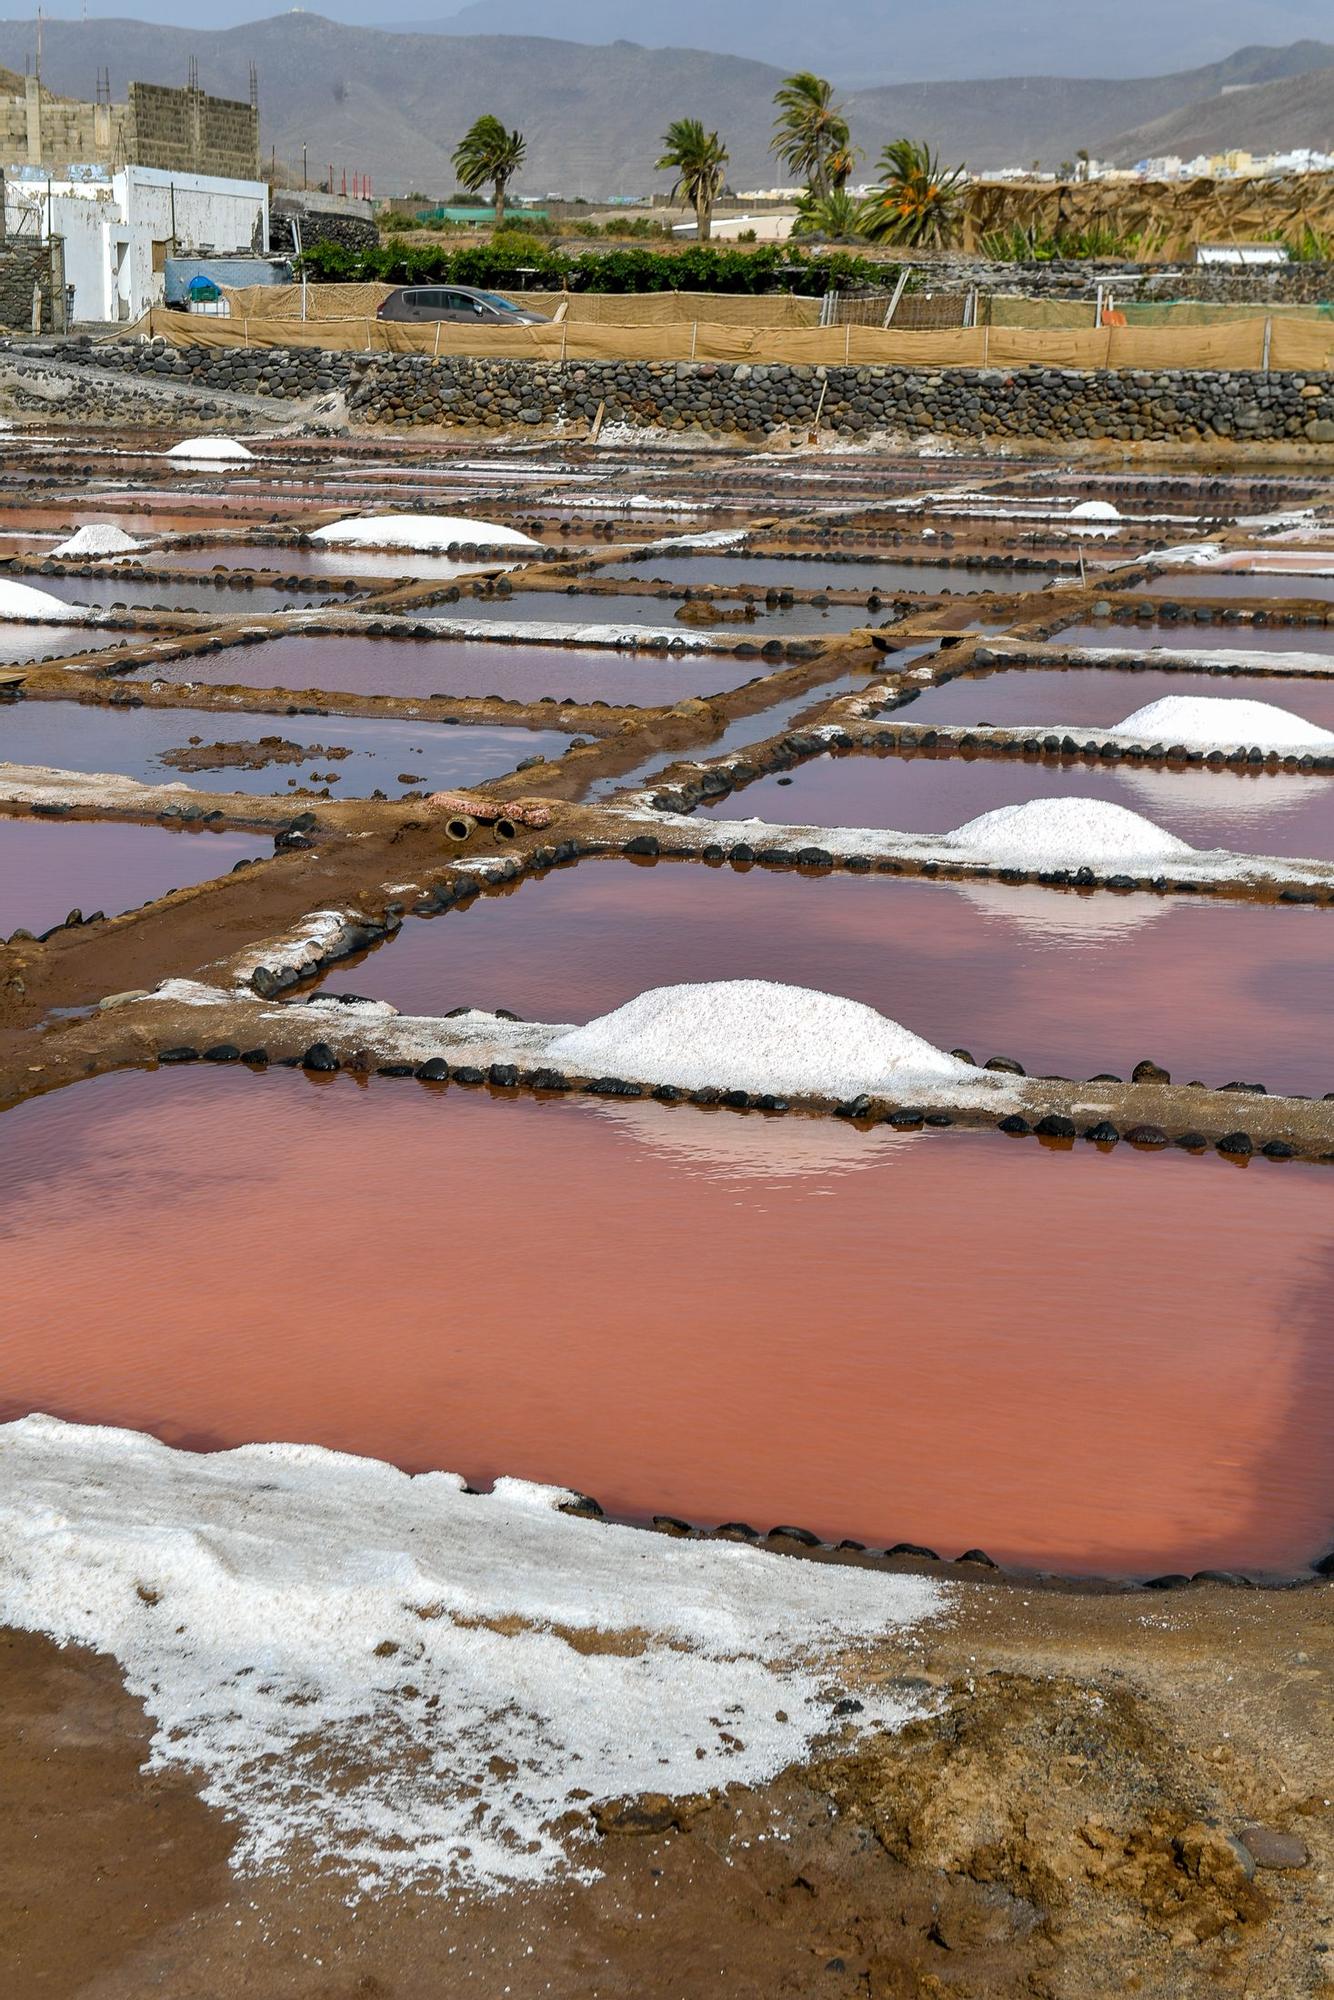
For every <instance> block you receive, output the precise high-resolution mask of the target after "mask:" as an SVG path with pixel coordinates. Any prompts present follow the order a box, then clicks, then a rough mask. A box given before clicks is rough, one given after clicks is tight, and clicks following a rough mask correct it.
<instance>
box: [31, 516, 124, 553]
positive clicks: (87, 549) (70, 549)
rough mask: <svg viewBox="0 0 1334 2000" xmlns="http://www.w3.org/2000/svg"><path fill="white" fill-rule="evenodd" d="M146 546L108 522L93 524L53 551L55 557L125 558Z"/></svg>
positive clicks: (80, 530)
mask: <svg viewBox="0 0 1334 2000" xmlns="http://www.w3.org/2000/svg"><path fill="white" fill-rule="evenodd" d="M144 546H145V545H144V543H142V542H136V541H135V539H134V536H133V535H127V534H126V532H125V530H124V528H118V527H116V526H115V525H114V524H112V523H109V522H106V521H97V522H91V523H89V525H88V526H86V527H83V528H80V529H79V531H78V533H77V534H74V535H71V536H70V538H69V540H68V541H67V542H62V543H61V544H60V547H59V548H57V549H52V551H51V553H52V555H53V556H59V557H62V558H64V557H66V556H123V555H132V554H133V553H134V551H135V550H136V549H141V548H143V547H144Z"/></svg>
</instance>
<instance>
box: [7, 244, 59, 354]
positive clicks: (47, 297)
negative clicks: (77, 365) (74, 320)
mask: <svg viewBox="0 0 1334 2000" xmlns="http://www.w3.org/2000/svg"><path fill="white" fill-rule="evenodd" d="M63 249H64V246H63V244H62V243H61V241H60V238H59V237H57V238H56V240H55V241H54V242H53V243H33V242H30V241H29V242H24V241H23V240H21V239H19V238H17V237H15V238H11V239H10V241H9V242H7V243H3V244H0V326H6V327H10V328H12V330H13V331H14V332H15V333H19V334H23V333H31V332H32V288H33V286H34V285H39V286H40V287H41V293H42V324H41V330H42V332H43V333H63V332H64V331H65V259H64V255H63Z"/></svg>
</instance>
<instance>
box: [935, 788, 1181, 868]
mask: <svg viewBox="0 0 1334 2000" xmlns="http://www.w3.org/2000/svg"><path fill="white" fill-rule="evenodd" d="M940 844H941V846H942V847H946V848H953V849H957V850H959V851H960V852H961V853H964V854H980V855H985V856H986V857H987V858H988V859H990V860H993V861H998V862H1000V863H1002V864H1003V865H1007V866H1012V867H1018V868H1080V867H1083V866H1085V865H1086V864H1089V863H1092V862H1098V863H1099V864H1102V865H1106V864H1108V863H1111V862H1121V861H1124V862H1158V861H1172V860H1175V859H1176V858H1177V857H1179V856H1182V855H1187V854H1189V855H1194V854H1195V853H1196V851H1197V850H1196V849H1195V848H1193V847H1192V846H1191V845H1190V844H1189V842H1188V841H1185V840H1178V838H1177V836H1176V835H1175V834H1173V833H1165V832H1164V831H1163V829H1162V827H1160V826H1155V825H1154V823H1153V821H1152V820H1150V819H1144V818H1142V817H1141V815H1140V814H1139V813H1135V812H1129V811H1127V809H1126V807H1125V806H1117V805H1112V804H1110V803H1108V802H1107V801H1106V800H1103V799H1030V800H1029V801H1028V802H1027V804H1025V805H1018V806H999V807H998V808H997V809H996V811H994V812H988V813H982V814H981V815H980V816H979V817H978V818H977V819H970V820H969V821H968V822H967V824H966V825H964V826H960V827H956V828H955V830H954V832H953V833H950V834H947V835H946V836H945V838H944V839H943V840H942V842H941V843H940Z"/></svg>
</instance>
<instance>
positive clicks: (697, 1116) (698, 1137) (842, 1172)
mask: <svg viewBox="0 0 1334 2000" xmlns="http://www.w3.org/2000/svg"><path fill="white" fill-rule="evenodd" d="M595 1108H596V1110H597V1111H598V1112H599V1113H600V1115H601V1116H602V1117H604V1118H610V1119H611V1120H612V1122H613V1123H614V1124H616V1125H619V1126H621V1127H622V1128H623V1129H624V1130H625V1131H627V1132H629V1133H631V1134H633V1136H634V1137H635V1138H636V1139H637V1140H639V1142H640V1143H641V1145H645V1146H648V1147H650V1148H651V1149H652V1150H653V1151H654V1152H655V1153H657V1154H659V1155H660V1156H662V1157H663V1158H666V1159H672V1160H679V1161H680V1162H681V1164H682V1165H683V1166H689V1167H691V1168H693V1169H696V1170H697V1171H698V1172H700V1173H701V1174H704V1175H706V1176H707V1177H708V1178H710V1179H713V1180H719V1181H729V1182H745V1183H747V1184H749V1183H757V1182H762V1181H770V1180H775V1181H798V1180H799V1181H803V1182H807V1183H809V1182H810V1181H811V1180H812V1179H813V1178H819V1179H821V1180H823V1181H827V1182H828V1183H830V1186H829V1187H828V1188H820V1189H815V1188H812V1187H811V1186H810V1185H806V1186H805V1187H804V1189H803V1194H804V1196H805V1197H806V1198H807V1199H809V1198H810V1196H811V1195H812V1193H826V1192H832V1188H833V1184H834V1183H835V1182H837V1181H840V1180H843V1179H845V1178H846V1176H847V1175H849V1174H855V1173H858V1172H860V1171H861V1170H862V1169H863V1168H865V1167H871V1166H874V1165H876V1163H877V1162H878V1161H879V1160H880V1159H881V1158H882V1157H883V1156H884V1154H885V1153H887V1152H890V1151H892V1150H893V1149H894V1148H895V1147H899V1146H902V1145H903V1143H904V1140H905V1137H906V1136H907V1135H906V1134H904V1133H902V1132H891V1131H889V1130H888V1128H887V1127H886V1126H883V1125H878V1126H876V1127H875V1128H874V1129H873V1130H872V1131H870V1132H866V1133H863V1134H861V1138H862V1140H863V1141H864V1143H862V1144H859V1145H856V1146H849V1144H848V1141H847V1134H846V1132H845V1131H844V1129H843V1127H842V1126H840V1125H837V1124H835V1123H834V1122H833V1121H832V1120H831V1119H828V1118H807V1117H799V1116H795V1115H794V1116H790V1117H779V1116H774V1117H770V1116H766V1115H764V1114H762V1113H758V1112H757V1113H756V1114H755V1116H754V1117H750V1118H737V1117H735V1116H734V1115H733V1114H732V1113H731V1112H729V1111H724V1110H719V1109H713V1110H707V1109H703V1108H701V1107H696V1106H691V1107H689V1110H690V1115H689V1116H687V1117H684V1118H676V1117H673V1116H672V1115H671V1109H670V1108H667V1107H664V1106H663V1105H661V1104H655V1103H653V1102H652V1101H651V1100H650V1099H647V1098H641V1099H639V1100H638V1101H636V1100H634V1099H624V1098H614V1097H613V1098H606V1097H604V1098H599V1099H597V1100H595Z"/></svg>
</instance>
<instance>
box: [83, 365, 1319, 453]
mask: <svg viewBox="0 0 1334 2000" xmlns="http://www.w3.org/2000/svg"><path fill="white" fill-rule="evenodd" d="M68 355H69V358H73V357H75V356H77V357H79V358H81V359H83V360H84V361H86V362H88V363H89V364H90V365H93V366H96V367H97V368H98V369H99V370H100V369H106V368H114V369H118V370H124V371H128V372H130V373H132V374H136V375H142V376H148V377H157V378H160V379H162V380H164V381H177V382H181V383H189V384H190V385H192V386H193V387H196V388H203V389H206V390H207V389H214V390H238V391H244V392H247V393H250V394H257V395H261V396H273V397H276V398H289V397H291V398H296V397H308V396H316V395H319V394H321V393H327V392H331V391H334V390H341V391H342V392H343V393H344V394H345V395H346V397H347V402H348V409H349V413H350V414H351V416H352V418H353V419H354V421H357V422H360V423H364V424H370V425H378V426H382V427H386V428H390V429H394V430H403V429H412V428H415V427H418V426H423V425H424V426H431V427H448V426H453V425H458V426H461V427H467V428H474V429H475V428H481V429H493V430H514V429H521V428H523V427H525V426H537V425H546V424H553V423H557V422H570V423H575V424H583V423H586V422H588V421H589V420H590V419H592V418H593V417H594V416H595V415H596V413H597V411H598V410H599V408H602V409H603V410H604V412H605V416H606V418H607V420H608V421H609V422H612V423H628V424H635V425H643V426H651V427H653V428H656V429H662V430H670V431H701V432H708V433H733V434H737V435H740V436H743V437H756V438H757V437H763V436H767V435H768V434H769V433H770V432H771V431H774V430H776V429H779V428H781V427H782V426H783V425H790V426H792V427H793V428H794V429H801V428H803V427H806V426H809V425H810V424H811V423H812V422H813V420H814V418H815V415H816V411H817V408H820V410H821V416H820V420H821V425H822V427H823V428H824V429H825V430H826V431H832V432H834V433H836V434H838V435H840V436H844V437H849V438H858V437H867V436H869V435H871V434H873V433H876V432H889V433H893V434H901V435H905V436H928V435H930V436H940V437H956V438H984V437H1024V438H1042V439H1048V440H1051V441H1054V442H1061V441H1064V440H1069V441H1071V442H1076V441H1082V440H1086V439H1099V438H1106V439H1112V440H1116V441H1123V442H1126V443H1138V442H1141V441H1144V442H1151V443H1164V444H1175V443H1187V444H1188V443H1197V442H1201V441H1204V442H1208V441H1213V440H1217V439H1220V438H1221V439H1236V440H1240V441H1244V442H1251V441H1254V442H1257V443H1258V442H1265V441H1276V440H1280V439H1282V440H1292V441H1294V442H1298V443H1301V442H1305V443H1310V444H1334V375H1321V376H1315V377H1307V376H1302V375H1291V374H1272V375H1271V374H1265V373H1262V372H1260V371H1253V372H1238V373H1231V374H1218V373H1206V372H1204V371H1189V372H1187V371H1180V370H1172V371H1164V372H1154V373H1149V372H1140V371H1134V372H1131V371H1128V370H1122V371H1098V372H1091V373H1081V372H1077V371H1074V370H1066V369H1047V368H1027V369H1023V370H1013V371H1002V370H994V369H993V370H975V369H963V368H952V369H937V370H931V371H928V370H925V369H915V370H914V369H904V368H815V367H798V366H793V365H790V364H787V363H766V364H763V365H760V364H756V363H745V362H743V363H738V364H736V365H730V366H729V365H724V364H721V363H713V362H643V361H632V362H613V361H607V362H591V361H590V362H578V363H575V362H532V361H493V360H478V359H472V358H464V357H458V356H453V357H449V358H447V359H441V360H439V361H433V360H431V359H430V358H429V357H428V356H425V355H408V354H394V355H365V354H339V353H330V352H326V351H324V350H322V349H311V348H292V349H283V348H262V349H256V348H251V349H245V348H229V349H209V348H175V349H172V348H167V347H158V346H156V345H155V344H153V343H149V344H146V345H143V344H141V345H125V346H108V347H100V348H73V349H70V350H69V351H68ZM821 405H822V408H821Z"/></svg>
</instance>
